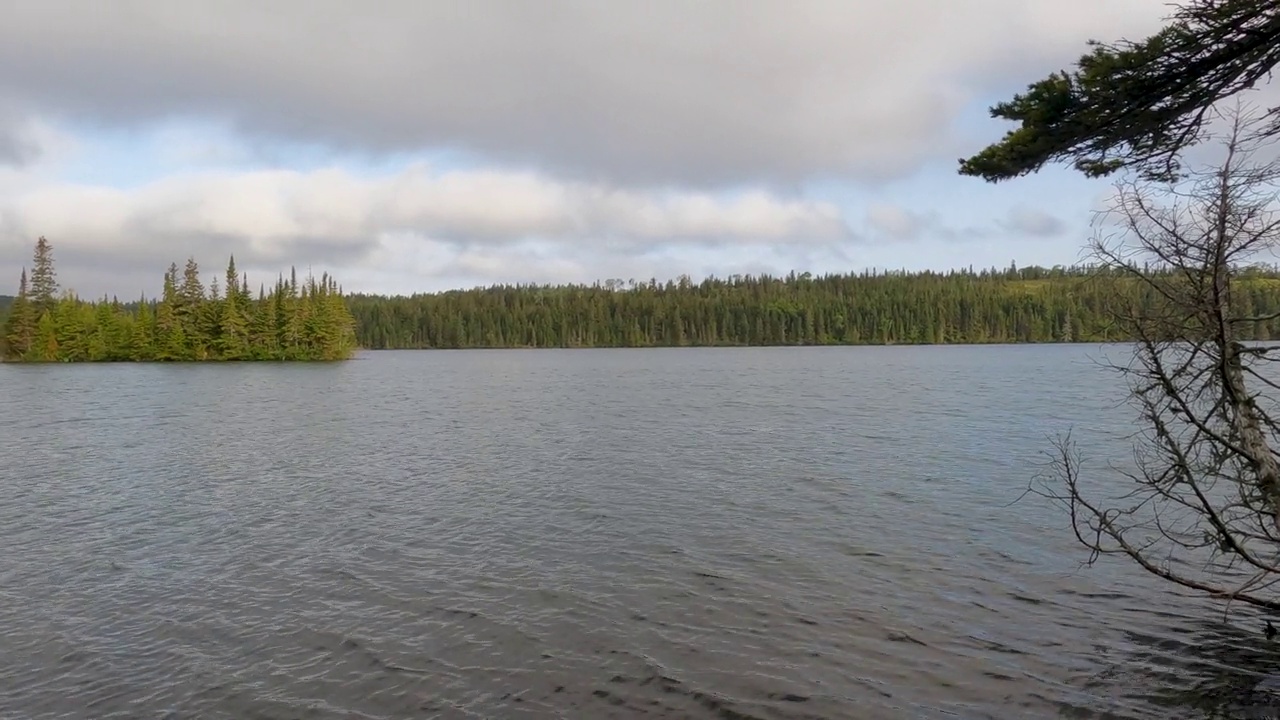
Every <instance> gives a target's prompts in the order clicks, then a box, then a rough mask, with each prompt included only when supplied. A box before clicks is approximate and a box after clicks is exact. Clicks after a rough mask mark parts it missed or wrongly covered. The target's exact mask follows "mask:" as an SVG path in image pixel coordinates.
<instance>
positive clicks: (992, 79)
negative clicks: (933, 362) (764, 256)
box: [0, 0, 1169, 184]
mask: <svg viewBox="0 0 1280 720" xmlns="http://www.w3.org/2000/svg"><path fill="white" fill-rule="evenodd" d="M1168 12H1169V9H1168V7H1167V6H1166V3H1165V2H1164V0H1071V1H1070V2H1068V1H1067V0H1052V1H1050V0H1037V2H1026V1H1025V0H948V1H947V2H939V1H938V0H860V1H859V2H848V1H847V0H796V1H795V2H772V1H769V0H746V1H743V0H706V1H704V2H699V3H687V2H680V1H679V0H658V1H657V2H646V3H639V2H635V3H586V2H579V1H577V0H546V1H545V2H539V3H533V4H530V3H519V2H508V1H506V0H476V1H475V2H468V3H422V2H411V1H410V0H403V1H395V0H391V1H388V2H382V3H379V5H378V11H377V12H376V13H371V12H369V10H368V9H367V8H366V7H364V6H362V5H360V4H357V3H352V2H347V1H346V0H277V1H275V2H270V3H261V2H251V1H250V0H221V1H219V2H213V1H211V0H190V1H188V2H182V3H157V2H152V1H150V0H117V1H116V2H111V3H103V2H99V1H97V0H43V1H42V2H39V3H36V2H23V3H10V4H9V5H8V6H7V7H6V8H5V12H4V21H3V23H0V100H3V99H8V101H10V102H11V103H13V104H14V106H15V107H22V108H25V109H26V110H28V111H29V112H32V113H66V114H70V115H72V116H74V117H76V118H77V119H79V120H84V121H87V122H95V123H97V122H105V123H108V124H116V125H120V126H131V125H133V124H136V123H140V122H150V121H153V120H155V119H157V118H163V117H171V116H181V117H198V118H205V119H213V120H225V121H228V122H231V123H233V124H234V125H235V126H236V127H238V128H240V129H241V130H242V131H244V133H245V134H246V135H248V136H263V137H273V138H284V139H287V140H300V141H307V142H312V141H314V142H320V143H327V144H331V145H333V146H335V147H341V148H345V149H354V150H369V151H372V152H384V151H417V150H421V149H424V148H440V147H447V148H455V149H462V150H467V151H474V152H476V153H479V154H480V156H481V157H482V158H485V159H487V161H491V162H496V163H498V164H504V165H505V164H510V163H519V164H527V165H532V166H536V167H538V168H540V169H542V170H544V171H547V172H549V173H552V174H557V175H564V174H573V175H576V176H579V177H583V178H587V179H590V180H593V181H594V180H597V179H600V178H604V179H607V180H609V181H611V182H624V183H657V184H668V183H670V184H698V183H701V184H738V183H755V182H768V183H773V182H779V183H785V182H791V181H804V180H806V179H810V178H812V177H815V176H822V175H838V176H846V177H858V178H863V179H867V180H879V179H884V178H889V177H896V176H900V175H902V174H904V173H909V172H910V171H912V170H913V169H915V168H916V167H918V165H919V163H920V162H922V161H923V160H925V159H928V158H939V157H942V158H948V159H949V158H952V157H955V156H957V155H959V154H962V153H964V152H967V151H972V150H975V149H976V148H973V147H967V146H961V145H959V144H958V142H960V138H959V137H957V136H956V135H955V134H954V132H953V129H952V124H953V123H954V121H955V120H956V117H957V113H958V112H959V111H960V110H961V108H963V107H966V104H967V103H971V102H973V101H974V100H981V99H983V98H986V97H988V96H989V95H990V94H991V93H999V94H1000V95H1003V94H1005V93H1007V92H1008V91H1009V90H1010V89H1017V88H1019V87H1022V86H1024V85H1025V84H1026V83H1027V82H1029V81H1031V80H1034V79H1036V78H1037V77H1038V76H1040V75H1041V74H1042V73H1044V72H1046V71H1049V70H1055V69H1059V68H1061V67H1064V66H1065V65H1067V64H1068V63H1070V62H1071V61H1073V60H1074V59H1075V58H1076V57H1077V56H1078V55H1079V54H1080V53H1082V52H1083V51H1084V50H1085V47H1084V41H1085V40H1086V39H1087V38H1089V37H1099V38H1103V39H1108V40H1110V39H1116V38H1118V37H1120V36H1131V37H1134V36H1140V35H1143V34H1145V33H1147V32H1150V31H1151V30H1153V29H1155V28H1156V27H1157V26H1158V24H1159V19H1160V18H1161V17H1162V16H1164V15H1166V14H1167V13H1168ZM34 48H45V49H48V50H49V51H48V52H41V51H34V50H33V49H34ZM969 142H971V140H969V139H965V140H964V143H966V145H967V143H969ZM184 152H191V153H195V154H196V155H199V156H203V155H205V154H207V153H210V152H212V153H215V154H216V153H218V152H219V150H218V149H216V148H199V147H187V148H185V150H184Z"/></svg>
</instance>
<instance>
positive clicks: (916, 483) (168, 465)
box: [0, 345, 1280, 720]
mask: <svg viewBox="0 0 1280 720" xmlns="http://www.w3.org/2000/svg"><path fill="white" fill-rule="evenodd" d="M1127 352H1128V350H1127V349H1126V348H1125V347H1122V346H1107V347H1101V346H1096V345H1077V346H1060V345H1059V346H1049V345H1043V346H984V347H955V346H953V347H915V348H912V347H865V348H800V349H791V348H751V349H655V350H566V351H550V350H547V351H519V350H512V351H474V352H473V351H455V352H450V351H438V352H377V353H364V354H362V355H360V356H359V357H358V358H357V359H355V360H353V361H350V362H347V363H341V364H322V365H268V364H251V365H173V366H166V365H63V366H0V398H3V399H4V403H3V409H4V424H3V430H2V431H0V536H2V539H3V548H4V549H5V552H4V553H3V554H0V628H2V629H3V652H0V717H4V718H10V717H14V718H18V717H21V718H54V717H58V718H142V717H147V718H196V717H199V718H282V719H283V718H356V717H359V718H407V717H438V718H491V717H498V718H557V717H564V718H639V717H644V718H727V719H730V720H733V719H743V720H747V719H753V718H764V719H772V718H780V719H781V718H786V719H792V718H935V717H937V718H956V717H960V718H1012V717H1019V718H1026V717H1059V716H1065V717H1099V718H1101V717H1114V718H1177V717H1204V716H1205V713H1206V712H1207V711H1208V710H1211V709H1216V710H1219V711H1220V710H1222V708H1224V707H1227V706H1228V705H1229V704H1230V703H1232V702H1239V701H1240V698H1241V697H1243V696H1244V695H1247V694H1248V692H1247V689H1248V688H1251V687H1252V686H1253V685H1254V684H1256V682H1257V680H1258V678H1259V675H1258V673H1265V672H1272V671H1274V670H1276V669H1277V668H1280V656H1278V655H1276V654H1275V652H1274V651H1272V650H1270V649H1268V647H1267V643H1266V642H1265V641H1264V640H1263V637H1262V634H1261V632H1260V628H1261V622H1262V621H1261V620H1255V619H1252V618H1246V619H1244V620H1240V619H1238V618H1235V617H1233V618H1232V620H1231V622H1224V621H1223V613H1222V609H1221V607H1220V606H1216V605H1211V604H1209V603H1207V602H1205V601H1203V600H1199V599H1194V598H1186V597H1183V596H1180V595H1178V594H1176V593H1174V592H1173V591H1172V590H1171V588H1170V587H1168V586H1167V585H1165V584H1162V583H1160V582H1159V581H1157V580H1155V579H1154V578H1150V577H1148V576H1147V575H1146V574H1144V573H1143V572H1142V571H1141V570H1138V569H1136V568H1134V567H1132V566H1130V565H1129V564H1127V563H1125V562H1123V561H1121V560H1118V559H1116V560H1103V561H1101V562H1099V563H1098V564H1097V565H1095V566H1093V567H1088V568H1086V567H1082V566H1081V563H1082V561H1083V560H1085V558H1086V555H1085V552H1084V550H1083V549H1082V548H1080V547H1079V546H1078V545H1077V544H1076V543H1075V541H1074V539H1073V537H1072V535H1071V533H1070V530H1069V528H1068V526H1067V524H1066V518H1065V516H1064V515H1063V513H1062V512H1061V510H1059V509H1058V508H1056V507H1054V506H1052V505H1049V504H1048V503H1047V502H1046V501H1043V500H1039V499H1038V498H1034V497H1030V498H1025V499H1022V500H1021V501H1019V502H1016V503H1015V502H1014V501H1015V500H1018V498H1019V496H1020V495H1021V494H1022V493H1023V491H1024V490H1025V489H1026V486H1027V483H1028V480H1029V479H1030V478H1031V476H1032V475H1034V474H1035V473H1036V472H1037V471H1038V470H1039V469H1040V468H1041V466H1042V465H1043V462H1044V455H1043V453H1044V451H1046V450H1048V449H1049V448H1050V440H1051V436H1052V435H1054V434H1055V433H1057V432H1059V431H1063V430H1066V429H1068V428H1071V427H1073V426H1074V427H1075V428H1076V434H1077V437H1080V438H1083V439H1085V440H1086V442H1087V443H1088V445H1087V447H1086V449H1087V450H1088V452H1089V453H1090V454H1091V456H1094V457H1096V458H1098V459H1099V460H1103V459H1108V458H1110V459H1118V460H1123V459H1124V458H1125V457H1126V456H1127V452H1128V451H1127V448H1128V446H1127V444H1125V442H1124V441H1122V440H1120V439H1118V438H1119V436H1121V435H1122V434H1124V433H1125V432H1128V431H1131V430H1132V428H1133V425H1132V424H1131V418H1132V413H1131V411H1130V409H1129V408H1128V407H1126V406H1124V405H1121V404H1119V403H1120V402H1121V401H1122V400H1123V397H1124V387H1123V385H1122V384H1121V380H1120V378H1118V377H1116V376H1115V375H1114V373H1112V372H1111V371H1107V370H1105V369H1102V368H1100V367H1099V366H1098V365H1097V363H1096V360H1099V359H1102V358H1105V357H1108V356H1109V357H1112V358H1120V359H1122V358H1124V357H1126V356H1127V355H1126V354H1127ZM1241 716H1243V715H1241ZM1259 717H1261V715H1259Z"/></svg>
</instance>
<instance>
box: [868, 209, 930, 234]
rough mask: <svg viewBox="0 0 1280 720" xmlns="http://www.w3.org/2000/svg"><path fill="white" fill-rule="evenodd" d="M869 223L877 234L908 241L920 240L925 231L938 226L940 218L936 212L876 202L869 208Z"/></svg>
mask: <svg viewBox="0 0 1280 720" xmlns="http://www.w3.org/2000/svg"><path fill="white" fill-rule="evenodd" d="M867 225H869V226H870V228H871V230H872V232H873V233H874V234H876V235H879V236H883V237H887V238H889V239H890V240H894V241H900V242H908V241H912V240H919V239H920V237H921V236H922V235H924V233H926V232H927V231H929V230H930V229H933V228H937V227H938V225H939V219H938V215H937V213H934V212H918V211H915V210H910V209H907V208H904V207H902V206H900V205H893V204H890V203H875V204H873V205H871V206H870V207H869V208H867Z"/></svg>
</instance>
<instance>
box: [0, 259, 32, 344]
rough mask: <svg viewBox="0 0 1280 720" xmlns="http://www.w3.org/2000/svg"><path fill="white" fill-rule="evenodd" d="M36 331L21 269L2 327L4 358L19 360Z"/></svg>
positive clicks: (24, 274)
mask: <svg viewBox="0 0 1280 720" xmlns="http://www.w3.org/2000/svg"><path fill="white" fill-rule="evenodd" d="M35 332H36V314H35V308H34V307H32V305H31V299H30V297H29V289H28V287H27V270H26V268H23V269H22V278H21V279H20V280H19V281H18V296H17V297H16V298H14V301H13V305H12V306H11V307H10V308H9V317H8V318H6V320H5V327H4V342H5V348H4V355H3V357H4V359H6V360H21V359H22V358H23V357H25V356H26V354H27V352H28V351H29V350H30V349H31V343H32V340H33V339H34V338H35Z"/></svg>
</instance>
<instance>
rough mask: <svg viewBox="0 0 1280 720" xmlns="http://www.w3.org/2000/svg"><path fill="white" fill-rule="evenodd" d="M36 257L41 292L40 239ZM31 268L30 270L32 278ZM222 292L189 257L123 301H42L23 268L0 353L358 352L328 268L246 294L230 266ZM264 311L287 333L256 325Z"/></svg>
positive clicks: (101, 356)
mask: <svg viewBox="0 0 1280 720" xmlns="http://www.w3.org/2000/svg"><path fill="white" fill-rule="evenodd" d="M36 264H37V266H38V267H42V268H43V270H42V273H43V274H41V275H40V277H43V278H45V279H46V281H42V282H44V284H43V285H42V286H41V288H42V289H41V293H44V292H45V291H46V290H47V288H48V287H50V286H49V283H48V282H47V280H48V279H50V278H52V277H53V263H52V256H51V254H50V252H49V248H48V244H47V242H46V241H44V238H41V245H40V246H38V249H37V253H36ZM36 276H37V273H34V272H33V273H32V277H33V278H34V277H36ZM227 277H228V279H229V282H228V286H227V292H226V293H225V295H223V296H220V295H222V293H220V291H219V288H217V284H216V282H215V283H214V284H213V286H212V287H211V288H208V289H206V288H205V287H204V285H203V283H202V282H201V280H200V274H199V268H198V267H197V265H196V263H195V261H194V260H191V261H188V263H187V265H186V269H185V270H184V271H182V273H181V275H180V274H179V271H178V267H177V266H176V265H170V267H169V270H168V271H167V272H166V273H165V276H164V289H163V292H162V295H161V298H160V299H159V300H147V299H146V298H145V297H144V298H142V299H141V300H139V301H137V302H134V303H130V304H128V305H125V304H122V303H120V302H119V301H117V300H114V299H107V298H103V299H102V300H99V301H97V302H87V301H84V300H81V299H80V298H78V297H76V295H75V294H74V293H71V292H66V293H62V294H61V295H59V296H58V297H55V298H54V299H53V300H52V301H50V302H48V303H47V304H45V303H43V302H42V301H41V300H40V297H41V296H38V295H36V285H35V282H34V280H33V281H32V283H31V286H30V287H28V283H27V274H26V271H25V270H24V271H23V274H22V281H21V283H20V286H19V289H18V296H17V297H16V298H14V299H13V301H12V305H11V307H10V308H9V312H8V314H7V317H6V319H5V320H4V322H3V329H4V333H3V336H2V337H3V340H4V346H3V354H2V357H3V358H4V360H6V361H9V362H123V361H141V362H147V361H167V362H182V361H200V360H297V361H303V360H344V359H346V358H348V357H350V356H351V354H352V352H354V351H355V348H356V343H355V325H354V321H353V319H352V317H351V313H350V312H349V310H348V309H347V306H346V304H345V303H344V302H343V299H342V295H341V292H340V291H339V289H338V285H337V283H336V282H335V281H334V280H333V279H331V278H330V277H329V276H328V275H325V276H323V277H322V278H321V279H319V280H316V279H315V278H309V279H308V280H307V281H306V282H304V283H302V284H297V283H296V281H295V282H294V283H293V284H291V285H290V286H288V288H287V289H284V286H283V281H281V283H280V284H278V285H277V291H278V292H281V291H282V292H283V293H286V294H287V296H285V295H284V294H277V293H272V294H271V295H263V296H261V297H260V298H259V299H258V300H253V299H251V298H250V297H249V295H248V292H247V291H246V290H245V286H244V284H243V283H242V282H240V281H238V280H239V279H238V278H236V272H235V260H234V258H233V259H232V261H231V264H230V265H229V267H228V268H227ZM266 313H271V317H272V318H275V317H277V315H276V313H279V315H278V317H279V319H280V322H281V323H283V325H284V326H285V327H287V328H289V332H283V333H276V332H274V327H273V328H272V329H273V332H271V333H270V334H265V333H260V332H259V333H255V332H254V326H253V324H252V323H253V319H256V318H258V317H260V316H264V314H266Z"/></svg>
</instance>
